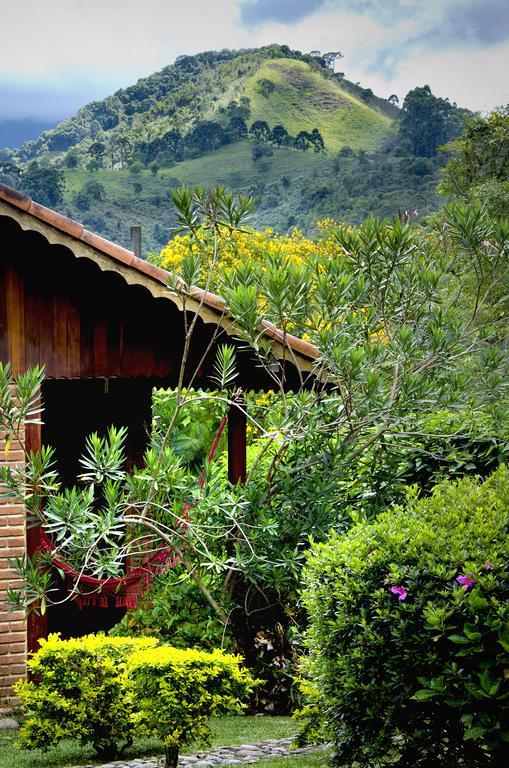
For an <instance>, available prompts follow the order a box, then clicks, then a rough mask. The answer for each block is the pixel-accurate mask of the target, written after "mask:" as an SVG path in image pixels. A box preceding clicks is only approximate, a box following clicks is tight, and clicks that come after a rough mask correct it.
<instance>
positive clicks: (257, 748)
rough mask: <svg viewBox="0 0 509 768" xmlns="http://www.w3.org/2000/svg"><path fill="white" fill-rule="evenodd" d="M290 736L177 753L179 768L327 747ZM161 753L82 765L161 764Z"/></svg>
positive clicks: (150, 767)
mask: <svg viewBox="0 0 509 768" xmlns="http://www.w3.org/2000/svg"><path fill="white" fill-rule="evenodd" d="M292 742H293V737H290V738H286V739H265V740H264V741H259V742H257V743H256V744H234V745H232V746H229V747H218V748H216V749H211V750H210V752H196V754H194V755H180V756H179V761H178V765H179V768H216V766H220V765H251V764H253V763H256V762H258V761H259V760H268V759H270V758H274V757H288V756H289V755H302V754H305V753H307V752H316V751H318V750H323V749H326V748H327V746H328V745H326V744H324V745H319V746H316V745H313V746H310V747H292ZM163 766H164V757H137V758H135V759H134V760H114V761H113V762H110V763H104V764H103V765H97V764H96V765H86V766H84V768H162V767H163Z"/></svg>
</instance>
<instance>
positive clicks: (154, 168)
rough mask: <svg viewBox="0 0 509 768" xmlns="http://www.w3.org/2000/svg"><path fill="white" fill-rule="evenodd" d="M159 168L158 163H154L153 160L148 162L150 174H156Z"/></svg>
mask: <svg viewBox="0 0 509 768" xmlns="http://www.w3.org/2000/svg"><path fill="white" fill-rule="evenodd" d="M159 168H160V166H159V163H156V162H155V160H154V162H153V163H151V164H150V173H151V174H152V176H157V174H158V173H159Z"/></svg>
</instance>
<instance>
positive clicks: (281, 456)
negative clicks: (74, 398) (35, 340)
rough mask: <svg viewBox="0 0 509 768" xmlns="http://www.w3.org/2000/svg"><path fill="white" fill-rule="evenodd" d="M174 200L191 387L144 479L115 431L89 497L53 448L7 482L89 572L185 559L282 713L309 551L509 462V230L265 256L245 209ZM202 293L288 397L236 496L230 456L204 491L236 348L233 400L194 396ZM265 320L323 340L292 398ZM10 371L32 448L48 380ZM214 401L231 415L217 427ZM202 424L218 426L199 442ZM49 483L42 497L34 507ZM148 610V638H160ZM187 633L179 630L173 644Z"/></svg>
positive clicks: (461, 211)
mask: <svg viewBox="0 0 509 768" xmlns="http://www.w3.org/2000/svg"><path fill="white" fill-rule="evenodd" d="M174 201H175V204H176V208H177V216H178V220H179V224H180V227H181V228H182V230H183V233H184V237H183V238H181V239H180V240H179V241H177V243H178V244H180V245H179V248H180V253H177V260H176V262H175V265H174V277H173V278H172V281H173V282H172V284H171V290H173V291H176V292H179V293H180V297H181V300H182V301H183V303H184V305H185V306H186V307H187V308H188V309H189V311H190V313H191V314H190V317H192V318H193V320H192V321H191V322H190V323H189V324H188V326H187V332H186V338H185V340H184V347H183V358H182V361H181V367H180V372H179V374H178V381H179V384H178V386H177V388H176V390H175V392H174V393H173V395H172V396H171V398H170V399H169V400H166V401H165V400H164V398H162V397H161V396H158V397H159V405H158V411H157V413H158V416H157V419H158V427H157V429H156V433H155V435H154V441H153V444H152V445H151V447H150V448H149V450H148V451H147V452H146V455H145V458H144V465H143V467H140V468H139V469H138V471H137V472H136V473H135V475H134V476H133V477H129V476H128V475H127V474H126V472H125V464H124V456H123V435H122V432H121V431H120V432H119V431H118V430H117V431H115V430H111V431H110V433H109V435H107V436H94V437H92V438H91V439H90V440H89V442H88V445H87V451H86V455H85V457H84V459H83V461H82V466H83V469H84V472H83V473H82V476H81V478H80V483H79V484H78V485H77V486H76V488H74V489H67V490H63V489H61V488H60V487H59V481H58V478H57V477H55V475H54V473H53V471H52V467H51V452H50V451H49V450H46V451H45V452H44V453H43V455H42V457H41V458H40V459H39V460H38V464H37V465H36V466H35V467H34V466H33V465H31V464H30V465H29V466H30V471H29V472H28V477H26V476H24V477H23V478H21V482H20V478H19V477H15V476H13V475H12V473H11V474H9V471H8V470H7V471H6V472H5V473H3V477H2V480H3V481H4V482H5V483H6V485H7V486H8V488H9V489H10V492H11V493H12V494H14V495H16V494H18V495H19V494H20V493H22V494H23V497H27V496H28V499H29V500H28V507H29V511H30V513H31V514H33V515H34V516H36V517H37V519H38V520H40V521H41V523H42V524H43V525H44V526H45V528H46V530H47V532H48V533H49V534H50V535H51V536H52V537H53V539H54V540H55V541H56V544H57V546H58V547H60V548H61V549H62V550H63V554H64V556H65V558H66V559H67V560H68V561H69V562H71V563H72V564H73V565H74V566H75V567H76V568H77V569H78V570H79V568H80V562H82V561H83V556H84V552H86V563H87V566H86V568H87V572H88V573H90V575H95V576H99V577H101V576H108V575H112V576H115V575H118V574H121V573H123V572H124V564H125V558H126V556H128V555H129V556H131V557H132V556H133V555H134V556H135V555H136V552H137V551H139V550H138V548H139V547H140V542H143V546H142V549H141V551H139V554H142V552H143V551H145V552H146V551H147V549H150V548H153V549H157V548H160V547H165V548H169V549H170V550H171V551H172V552H173V554H174V556H175V560H177V561H178V562H179V563H180V566H181V570H180V571H179V572H177V573H170V574H169V575H168V579H169V583H170V585H171V584H173V585H174V586H175V587H176V588H178V582H179V581H180V579H181V578H188V579H192V580H193V582H194V584H195V586H196V588H197V590H199V592H200V595H201V598H202V599H203V601H205V602H206V603H207V605H208V606H209V607H210V609H211V610H212V611H213V612H214V614H215V615H216V617H217V619H218V620H219V621H220V623H221V624H222V625H223V627H224V628H225V630H224V631H225V634H230V636H231V637H232V638H233V641H234V643H235V645H236V647H237V648H238V649H240V650H241V651H242V654H243V655H244V657H245V658H246V661H247V663H248V664H249V665H250V666H252V667H253V668H255V669H257V670H259V672H258V673H257V676H258V677H260V678H263V679H264V680H265V683H264V686H263V687H262V688H261V689H259V690H258V691H257V693H256V701H255V705H256V706H258V707H271V708H281V709H282V708H286V707H288V706H289V702H290V699H291V697H292V695H293V690H294V689H293V681H292V672H293V668H294V666H295V664H296V660H297V649H298V629H299V627H300V626H301V625H302V621H303V617H302V613H301V610H300V608H299V602H298V592H299V586H300V575H301V569H302V564H303V561H304V558H305V552H306V549H307V548H308V543H309V537H310V536H312V537H314V538H315V539H317V540H322V539H323V538H324V537H325V536H326V535H327V533H328V532H329V530H330V529H331V528H332V529H334V530H337V531H345V530H347V529H348V528H349V527H350V525H351V524H352V519H355V518H356V516H357V518H359V516H361V517H362V518H363V519H364V518H366V519H369V518H371V517H372V516H373V515H375V514H376V513H377V512H378V511H379V510H380V509H381V508H384V507H386V506H387V505H389V504H390V503H391V502H393V501H394V500H396V501H397V500H398V499H400V498H401V494H402V490H403V486H404V484H405V483H406V482H412V481H414V480H418V481H419V482H420V484H421V486H422V487H423V488H424V489H425V490H426V491H428V490H429V488H430V486H431V485H432V483H433V482H434V480H435V479H437V478H439V477H440V476H441V474H442V473H447V472H448V471H451V472H454V473H457V474H463V473H465V472H469V471H473V470H476V469H477V468H478V467H479V468H480V470H481V471H482V472H483V473H485V472H486V471H488V469H489V468H491V467H493V466H496V463H497V461H498V459H499V458H500V457H503V456H504V450H505V448H504V445H505V442H506V436H507V418H506V415H507V371H506V365H507V358H506V355H505V354H504V351H503V344H504V338H505V334H506V331H507V321H506V305H505V302H504V300H503V296H504V295H505V294H504V285H507V249H508V247H509V237H508V232H507V227H506V225H505V224H504V223H503V222H501V221H498V220H494V219H492V218H491V217H490V216H489V215H488V214H487V213H486V212H485V211H482V210H480V209H475V210H474V209H470V208H463V207H461V206H457V205H455V206H452V207H451V208H449V209H447V211H446V218H445V219H443V218H441V217H439V219H438V220H437V221H436V222H434V223H433V226H431V227H429V228H427V229H420V228H416V227H409V226H407V225H406V224H405V223H404V222H402V221H400V220H399V219H396V220H395V221H388V222H380V221H377V220H372V219H371V220H368V221H367V222H366V223H365V224H364V225H363V226H361V227H358V228H353V229H352V228H349V227H344V226H335V225H333V224H332V223H329V224H328V225H327V227H326V229H325V230H324V236H323V237H324V239H323V243H322V245H321V246H319V247H317V248H316V249H313V248H312V245H311V243H310V241H307V240H306V239H305V238H303V237H301V236H299V235H297V236H295V238H294V239H293V240H292V239H290V240H289V241H287V240H286V239H284V238H283V239H281V238H280V239H277V238H276V245H275V247H274V248H273V252H272V253H271V252H269V253H267V251H268V250H270V247H271V246H269V242H270V236H269V235H267V233H266V234H265V235H261V236H259V238H258V239H255V246H256V247H255V246H252V245H251V246H250V245H249V236H245V237H244V235H242V231H243V230H244V229H245V225H244V221H245V217H246V215H247V214H248V213H249V211H250V209H251V203H250V201H249V200H248V199H247V198H244V197H242V198H240V199H235V198H234V197H232V196H231V195H229V194H228V193H226V192H225V191H224V190H221V189H219V190H215V191H213V192H210V193H205V192H203V191H202V190H194V191H189V190H186V189H182V190H179V191H177V192H176V193H175V194H174ZM445 225H446V228H445V229H444V226H445ZM239 230H240V232H239ZM444 233H445V234H444ZM256 244H257V245H256ZM257 247H259V251H260V258H258V259H251V258H245V257H244V258H240V259H237V261H238V263H234V259H235V258H237V257H236V256H235V253H236V252H238V251H240V250H241V249H245V250H244V251H243V252H244V253H246V254H247V255H248V256H249V254H250V253H251V252H253V253H254V252H255V251H256V248H257ZM264 252H265V259H264V258H263V253H264ZM197 283H199V284H201V285H204V286H208V287H210V286H211V285H213V286H214V287H215V286H217V288H218V289H219V290H220V292H221V293H222V294H223V295H224V297H225V299H226V301H227V306H228V310H229V312H230V314H231V316H232V319H233V320H234V321H235V337H236V339H237V340H238V343H241V344H246V345H249V347H250V348H251V349H252V350H253V354H255V355H256V360H257V364H259V365H260V366H262V367H263V368H264V369H265V370H266V372H267V375H268V376H269V377H270V381H271V383H272V389H273V390H274V392H273V394H272V395H270V396H269V395H268V393H267V400H266V401H264V402H260V403H256V402H255V403H252V402H250V401H248V403H247V408H246V411H247V418H248V421H249V426H250V437H251V444H250V446H249V451H248V478H247V482H246V484H245V486H240V485H236V486H232V485H231V484H230V483H229V482H228V480H227V472H226V461H225V457H224V455H220V456H219V458H218V460H217V461H216V462H214V463H213V464H211V465H209V466H208V467H207V469H206V472H205V474H204V476H203V480H204V483H203V487H201V486H200V484H199V483H198V482H197V477H196V475H197V472H198V471H200V470H199V469H198V465H200V464H201V462H202V457H203V455H204V453H205V452H206V449H204V443H205V442H206V441H208V439H209V437H210V433H211V432H212V433H213V430H214V427H213V424H214V423H215V424H217V419H218V418H220V416H221V415H222V414H223V413H224V412H225V409H226V407H227V405H228V403H231V402H232V401H233V400H234V399H235V398H236V384H235V382H236V375H237V372H236V353H235V348H234V347H233V346H231V345H224V344H223V345H219V346H218V349H217V356H216V362H215V364H214V371H213V378H214V381H215V382H216V384H217V391H216V392H209V393H202V392H196V391H195V390H193V389H192V388H189V387H188V386H187V382H189V381H190V380H192V377H193V375H194V373H193V371H192V370H191V367H192V366H191V365H190V360H191V359H193V358H192V356H191V355H192V344H193V330H194V328H195V326H196V315H194V316H193V314H192V311H191V307H192V305H191V306H189V305H188V304H187V302H188V301H192V296H193V290H194V289H193V285H195V284H197ZM498 292H500V297H501V300H500V302H499V303H498V304H497V312H493V309H492V306H493V305H492V298H493V296H494V295H499V293H498ZM264 323H273V324H275V325H277V327H278V328H280V329H281V332H282V334H283V340H284V339H285V338H286V334H288V333H297V334H300V335H305V338H307V339H309V340H310V341H312V342H313V343H314V344H316V347H317V354H318V359H317V361H316V364H315V366H314V370H313V374H314V375H313V376H311V377H308V374H307V373H306V372H303V373H302V378H301V384H300V386H299V387H296V391H295V392H293V393H291V394H290V393H288V392H287V389H288V386H287V379H286V377H287V374H288V373H289V372H290V371H291V370H292V366H293V361H292V360H293V359H292V354H293V351H292V348H291V347H289V346H288V345H286V346H284V349H280V350H279V357H277V356H276V353H277V350H275V349H274V347H273V346H272V345H271V344H270V342H269V341H268V340H267V338H266V336H265V335H264V333H263V330H262V329H263V327H264ZM201 354H202V352H200V355H201ZM1 371H2V382H3V385H2V393H3V398H4V402H3V414H5V417H4V420H5V421H6V429H7V431H12V432H13V433H16V429H17V425H19V419H18V420H17V414H18V409H19V408H29V403H30V401H31V398H35V401H36V392H37V386H38V381H39V380H38V376H40V374H37V373H35V374H27V378H26V379H23V377H22V378H21V379H19V380H13V379H12V377H11V376H10V374H9V371H8V369H5V368H4V369H1ZM10 387H14V390H15V392H16V393H19V394H18V395H17V400H16V399H15V398H13V396H12V395H11V394H9V393H10ZM207 400H210V401H212V402H213V403H214V409H215V410H212V411H210V412H209V413H208V411H207V409H208V408H209V405H210V404H207V405H206V406H205V405H204V403H206V401H207ZM27 404H28V405H27ZM195 408H196V411H195V413H196V414H197V418H196V421H198V422H200V424H201V426H200V428H196V429H195V428H193V429H192V430H191V431H190V432H189V434H188V435H187V439H186V427H185V425H186V424H187V425H189V424H191V423H192V422H193V413H194V410H193V409H195ZM469 410H471V411H472V416H471V417H470V418H467V417H466V414H467V413H468V411H469ZM441 419H444V420H445V421H447V422H449V423H448V426H447V428H445V427H441V424H440V421H441ZM453 425H454V426H453ZM159 429H160V431H159ZM183 436H184V439H182V437H183ZM483 437H484V442H483V440H482V439H481V438H483ZM197 459H199V461H197ZM200 469H201V466H200ZM34 483H35V484H37V494H30V493H28V494H27V492H26V488H27V486H28V487H33V486H34ZM20 486H21V489H20ZM143 548H144V549H143ZM17 568H18V570H19V573H20V576H21V577H22V579H23V582H24V587H23V588H22V589H20V590H13V591H11V593H10V599H11V600H12V602H13V603H14V604H16V605H18V606H24V607H27V606H33V607H34V608H36V609H39V608H41V609H43V606H44V601H47V600H49V601H50V602H51V575H50V574H49V573H48V569H47V561H44V558H41V559H39V560H36V561H35V562H33V561H30V560H20V561H19V562H18V564H17ZM168 588H169V589H171V586H169V587H168ZM74 589H75V590H77V591H79V590H80V584H79V580H78V581H77V582H75V584H74ZM159 594H162V596H163V599H164V592H162V593H159ZM166 603H167V607H166V608H165V611H162V613H163V616H164V613H166V615H167V611H168V605H171V600H166ZM202 605H203V603H202ZM197 608H198V613H199V612H200V611H201V607H198V606H197ZM148 610H149V614H150V615H148V616H145V617H142V620H141V621H140V625H141V626H140V631H144V629H145V630H146V629H147V628H149V627H150V626H151V625H153V617H154V611H153V610H152V609H151V608H150V606H148ZM183 615H184V616H185V614H183ZM133 629H135V628H133V627H132V626H131V627H130V628H129V630H130V631H133ZM214 631H215V630H214ZM174 633H175V628H174V627H173V628H172V627H171V626H168V632H167V635H166V636H170V637H171V636H172V635H173V634H174ZM161 634H163V632H161ZM182 640H183V636H181V637H180V639H179V642H182ZM191 641H192V642H194V640H192V638H191Z"/></svg>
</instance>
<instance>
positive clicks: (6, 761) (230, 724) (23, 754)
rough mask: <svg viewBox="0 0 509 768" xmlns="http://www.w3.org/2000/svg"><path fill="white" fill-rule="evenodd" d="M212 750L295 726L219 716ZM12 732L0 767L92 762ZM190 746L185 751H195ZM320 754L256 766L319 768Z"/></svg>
mask: <svg viewBox="0 0 509 768" xmlns="http://www.w3.org/2000/svg"><path fill="white" fill-rule="evenodd" d="M211 730H212V745H211V746H212V747H221V746H224V747H226V746H229V745H231V744H243V743H250V744H251V743H253V742H256V741H262V740H263V739H282V738H285V737H288V736H292V735H293V734H294V733H295V731H296V727H295V723H294V722H293V720H292V719H291V718H290V717H256V716H255V717H222V718H214V719H213V720H212V721H211ZM14 739H15V732H13V731H0V768H64V766H77V765H80V764H85V763H92V762H94V757H93V751H92V750H91V749H89V748H87V747H82V746H80V745H79V744H78V743H77V742H74V741H65V742H62V744H60V745H59V746H58V747H56V748H55V749H51V750H49V751H48V752H41V751H40V750H33V751H30V752H29V751H27V750H20V749H18V748H17V747H15V746H14V744H13V741H14ZM197 749H199V747H196V746H195V747H193V746H192V745H191V746H190V747H188V748H187V749H185V750H184V751H185V752H194V751H196V750H197ZM162 751H163V750H162V747H161V743H160V742H159V741H158V740H157V739H155V738H152V739H142V740H141V739H140V740H138V741H136V742H135V744H134V745H133V747H131V748H130V749H129V750H126V753H125V759H126V760H127V759H133V758H134V757H142V756H144V757H146V756H150V755H158V754H161V753H162ZM326 762H327V761H326V758H325V757H324V754H323V753H318V754H316V755H295V757H290V758H281V759H277V760H264V761H262V762H259V763H257V764H256V765H258V766H259V767H260V768H280V766H281V768H318V766H322V765H326Z"/></svg>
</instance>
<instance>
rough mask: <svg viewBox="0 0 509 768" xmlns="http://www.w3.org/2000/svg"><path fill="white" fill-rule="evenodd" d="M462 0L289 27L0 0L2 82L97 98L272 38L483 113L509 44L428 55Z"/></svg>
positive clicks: (210, 15) (332, 14) (220, 10)
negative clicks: (188, 58)
mask: <svg viewBox="0 0 509 768" xmlns="http://www.w3.org/2000/svg"><path fill="white" fill-rule="evenodd" d="M466 1H467V0H428V1H427V2H426V3H423V2H417V0H398V1H397V2H396V0H394V2H393V3H392V4H390V3H386V2H385V0H383V2H382V3H378V5H377V3H376V2H375V0H370V2H365V3H363V4H354V3H353V2H351V1H350V2H349V3H348V8H349V9H348V10H345V6H346V3H345V2H343V3H341V2H339V0H331V1H330V2H329V3H328V4H327V5H326V6H325V9H323V10H321V11H318V12H316V13H314V14H313V15H311V16H309V17H307V18H305V19H303V20H301V21H300V22H298V23H297V24H277V23H268V24H263V25H261V26H258V27H255V28H253V29H251V30H248V29H247V28H245V27H244V26H242V25H241V23H240V13H239V8H240V0H184V2H182V0H143V2H141V3H140V2H139V0H87V2H86V3H84V2H83V0H47V1H46V2H41V0H25V2H24V4H23V6H22V11H20V7H19V6H18V5H16V4H14V3H12V2H9V3H8V0H0V3H1V5H2V6H3V7H2V9H1V12H2V31H1V39H2V57H1V63H0V85H1V84H2V83H3V84H4V85H9V84H10V85H11V86H12V85H15V84H18V85H19V84H20V83H22V82H23V81H24V82H25V83H29V84H30V85H37V84H38V83H39V84H41V85H42V86H44V87H45V88H46V89H47V88H48V87H55V88H59V89H65V88H67V89H68V90H71V89H76V90H79V91H80V92H90V91H91V90H94V89H95V88H96V86H95V85H94V84H97V88H96V92H97V95H98V96H101V95H104V94H105V93H108V92H112V91H113V90H115V89H116V88H118V87H121V86H124V85H128V84H130V83H132V82H134V81H135V80H137V79H138V78H139V77H143V76H145V75H148V74H150V73H151V72H154V71H156V70H158V69H160V68H161V67H163V66H165V65H167V64H170V63H171V62H173V60H174V59H175V57H176V56H178V55H180V54H183V53H189V54H192V53H197V52H199V51H203V50H217V49H220V48H223V47H226V48H243V47H257V46H260V45H265V44H268V43H274V42H279V43H286V44H288V45H290V46H291V47H293V48H298V49H299V50H302V51H310V50H313V49H319V50H322V51H326V50H341V51H343V53H344V54H345V58H344V60H343V61H341V62H340V68H341V69H344V70H345V72H346V74H347V77H349V78H350V79H352V80H354V81H361V82H362V83H363V85H365V86H366V87H370V88H372V89H373V90H374V91H375V93H379V94H380V95H382V96H383V95H385V96H387V95H389V94H390V93H394V92H395V93H398V94H399V95H400V96H404V95H405V93H406V92H407V91H408V90H410V89H411V88H413V87H414V86H415V85H422V84H423V83H429V84H430V85H431V87H432V89H433V91H434V92H436V93H438V94H440V95H443V96H449V97H450V98H451V99H452V100H455V101H457V102H458V103H459V104H462V105H466V106H469V107H471V108H474V109H483V110H484V109H489V108H492V107H494V106H495V105H497V104H500V103H502V102H504V101H508V100H509V93H508V89H507V85H506V82H507V79H506V77H505V70H506V69H507V67H508V66H509V48H508V45H506V44H504V45H499V46H497V47H484V48H481V47H475V46H474V45H470V46H469V47H467V44H466V43H464V42H463V43H461V46H460V42H459V41H456V42H455V41H454V40H452V41H450V43H448V45H450V46H451V47H449V48H448V50H443V51H438V52H433V53H432V52H430V51H429V48H427V47H426V42H425V40H424V36H425V35H426V33H428V32H430V31H431V30H433V29H435V28H437V25H439V24H440V19H441V18H442V17H443V16H444V13H445V12H446V11H447V13H449V14H450V12H451V11H452V10H453V9H454V8H457V7H459V5H461V3H462V2H466ZM274 2H277V0H274ZM468 2H470V0H468ZM458 4H459V5H458ZM341 5H343V9H341ZM361 8H362V9H363V10H362V11H361V10H357V9H361ZM377 8H378V12H377V10H376V9H377ZM398 9H399V10H398ZM85 84H88V87H85ZM0 112H1V105H0ZM0 117H1V114H0Z"/></svg>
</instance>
